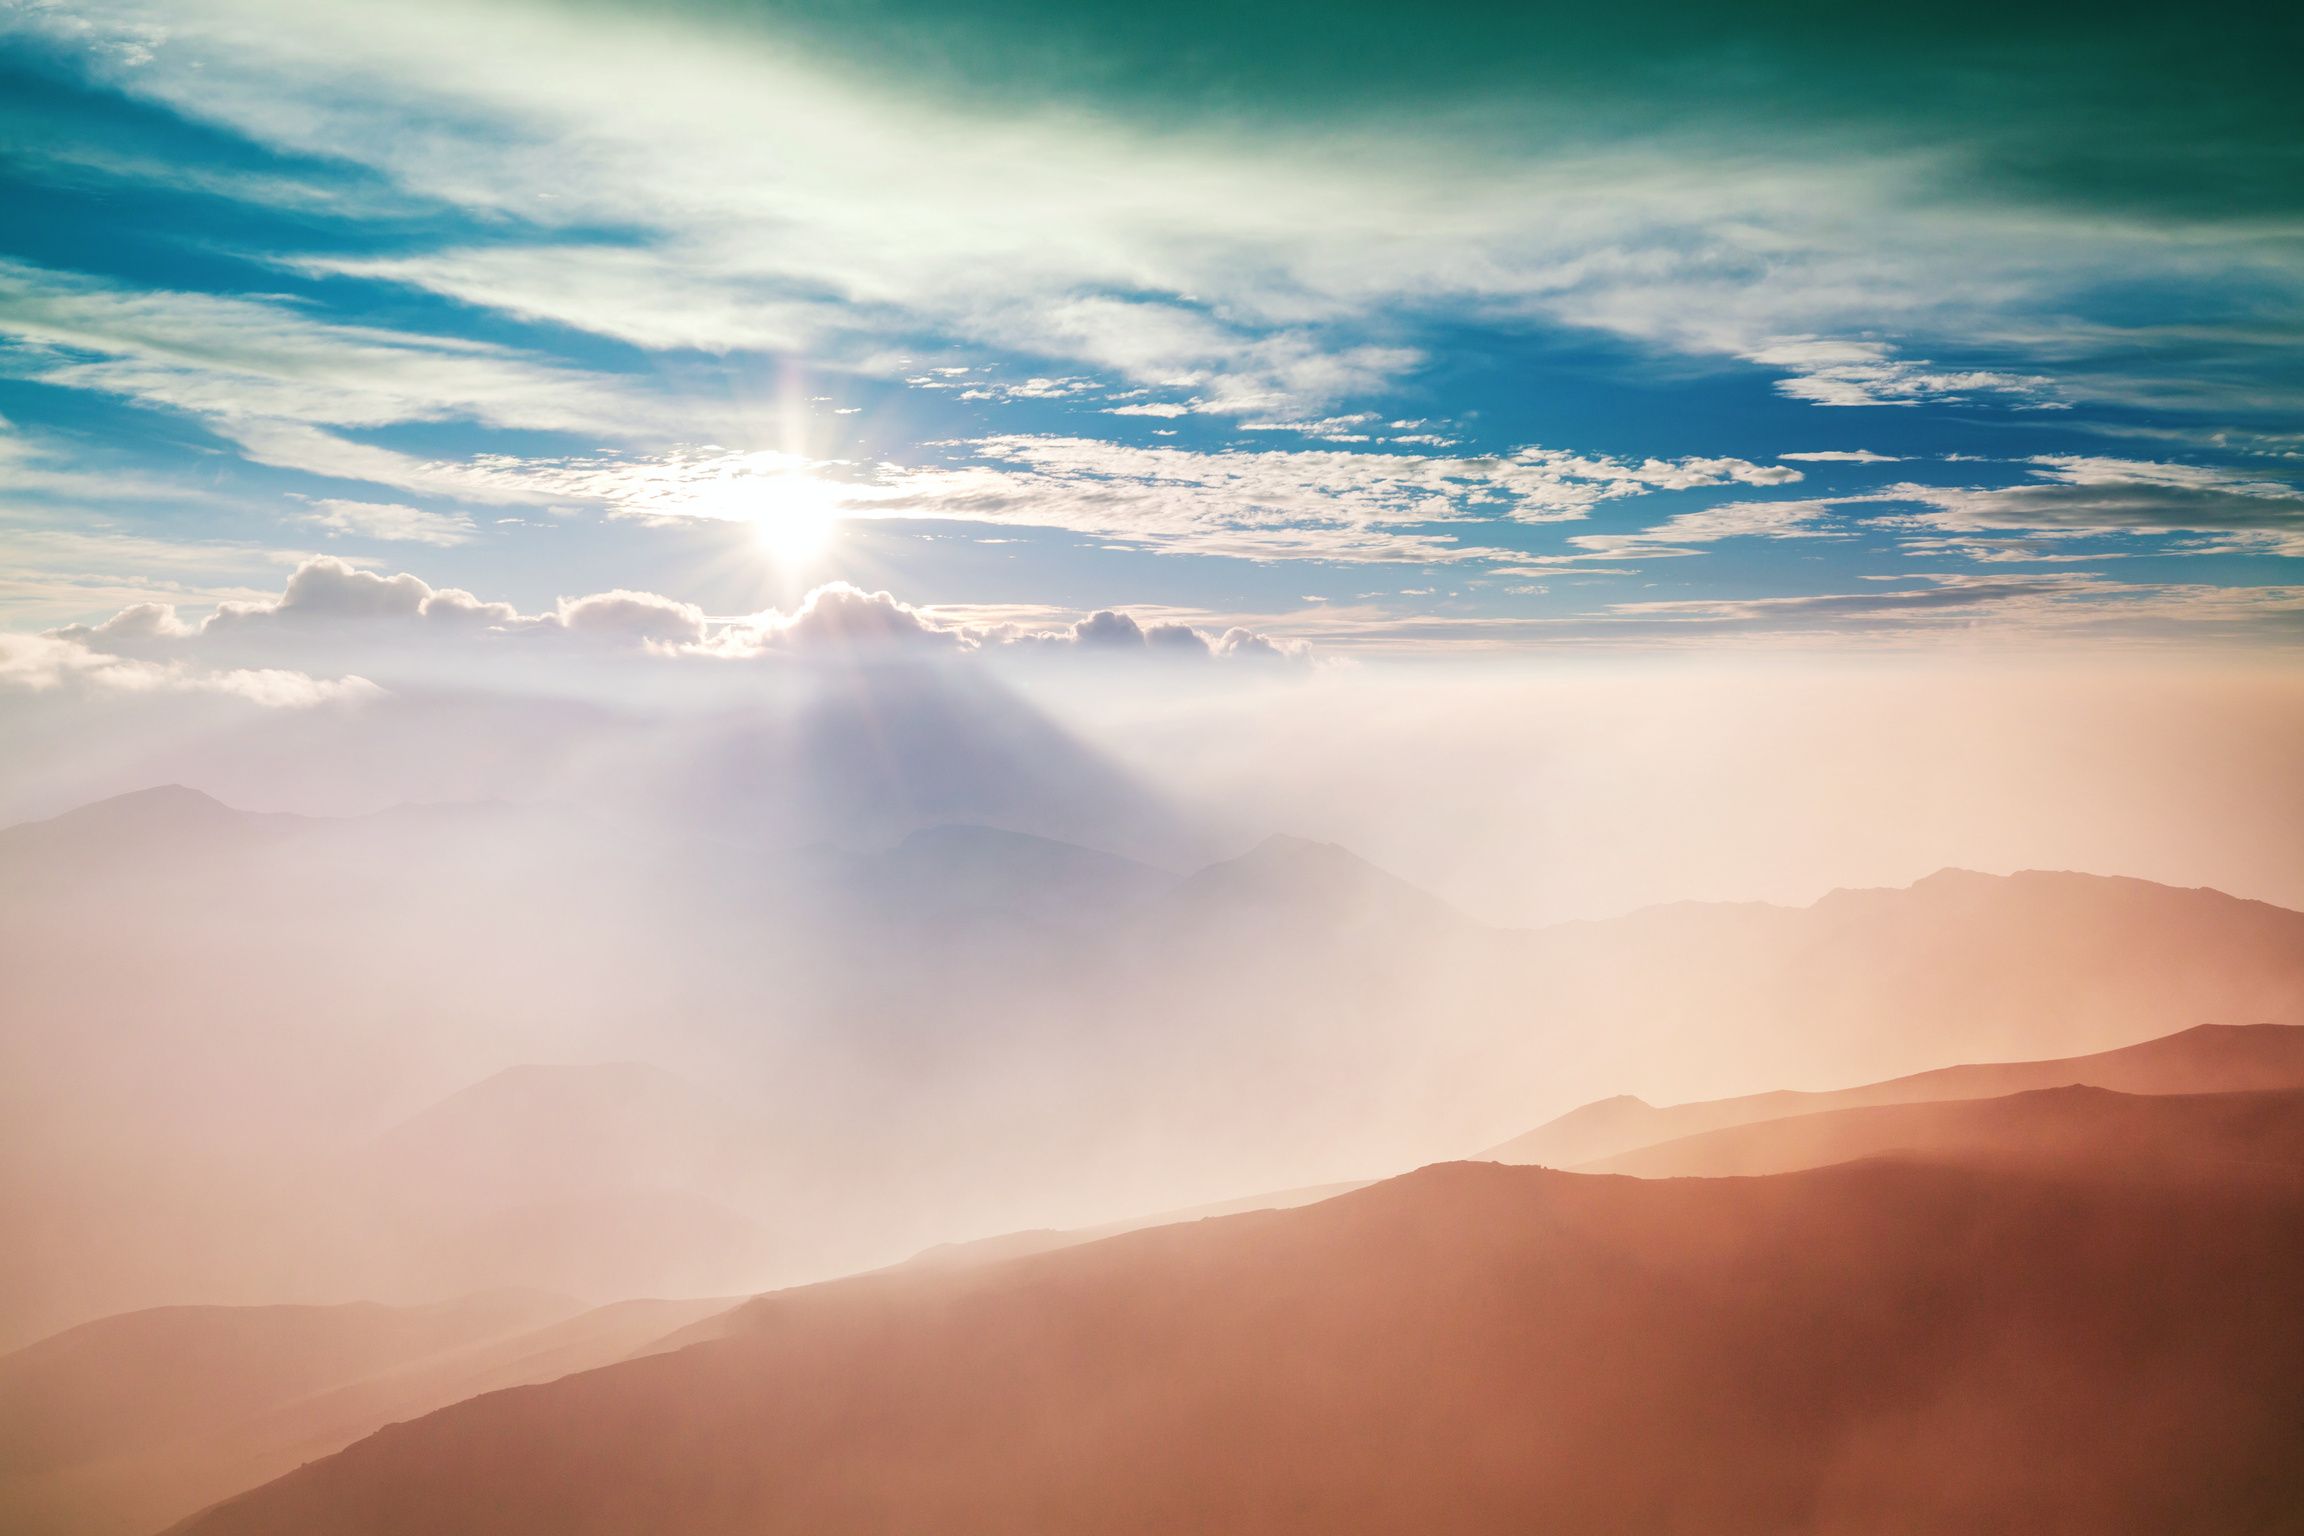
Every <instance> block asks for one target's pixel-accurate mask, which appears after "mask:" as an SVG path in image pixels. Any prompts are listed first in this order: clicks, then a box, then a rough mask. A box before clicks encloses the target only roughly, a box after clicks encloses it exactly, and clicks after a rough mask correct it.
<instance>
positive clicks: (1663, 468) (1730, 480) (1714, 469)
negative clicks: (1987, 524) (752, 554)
mask: <svg viewBox="0 0 2304 1536" xmlns="http://www.w3.org/2000/svg"><path fill="white" fill-rule="evenodd" d="M944 446H946V447H948V448H953V449H958V450H961V451H960V452H959V453H957V454H956V455H955V459H954V461H952V462H948V463H946V464H942V465H931V466H898V465H885V464H884V465H877V466H854V465H838V464H831V463H824V462H817V461H811V460H808V459H805V458H803V457H801V456H798V455H793V454H787V453H780V452H774V451H750V452H745V451H734V450H722V451H718V452H706V451H693V450H684V451H679V452H675V453H672V454H664V455H635V456H615V457H604V456H603V457H585V458H568V459H558V460H524V461H516V460H511V459H507V458H501V457H499V458H494V459H491V460H489V461H487V462H485V463H479V464H473V465H469V466H463V467H457V466H440V467H438V468H437V469H436V470H432V471H429V472H430V473H436V474H437V475H439V476H441V477H442V478H443V481H444V483H464V482H466V481H468V482H469V483H470V484H471V485H472V486H473V487H474V488H475V489H474V494H481V493H482V492H485V494H487V495H489V496H490V497H492V498H495V499H511V498H514V497H527V498H531V499H540V500H541V499H563V500H568V499H581V500H585V501H590V502H593V503H595V504H598V505H601V506H604V507H607V508H609V509H611V510H613V511H615V512H619V513H622V514H624V515H628V516H642V517H658V518H683V517H700V518H718V519H724V520H773V519H775V518H778V517H781V516H792V515H799V516H809V517H815V518H939V519H956V520H961V521H968V522H979V523H989V524H1004V525H1011V526H1021V527H1034V528H1049V529H1058V530H1062V531H1064V532H1069V533H1074V534H1080V535H1085V536H1088V537H1093V538H1097V539H1105V540H1112V541H1116V542H1120V543H1125V544H1129V545H1135V546H1141V547H1146V548H1152V549H1158V550H1162V551H1166V552H1170V553H1185V554H1220V555H1229V556H1233V557H1235V558H1244V559H1251V560H1281V559H1315V560H1338V561H1354V562H1357V561H1371V560H1376V561H1410V562H1430V561H1449V562H1454V561H1463V560H1478V559H1497V558H1505V557H1507V555H1508V552H1507V551H1505V550H1501V549H1497V548H1492V547H1488V546H1484V545H1480V544H1477V543H1469V542H1464V541H1463V540H1462V539H1460V538H1459V537H1458V536H1457V535H1455V534H1454V533H1449V532H1434V531H1431V527H1432V525H1437V524H1464V525H1472V526H1477V525H1478V524H1480V523H1483V522H1498V521H1502V522H1509V523H1551V522H1563V521H1573V520H1576V519H1579V518H1582V517H1585V516H1586V515H1588V514H1589V512H1590V511H1591V509H1592V508H1594V507H1596V506H1599V505H1601V504H1602V503H1605V502H1609V501H1614V500H1619V499H1622V498H1624V497H1629V496H1639V495H1645V494H1648V493H1650V492H1653V491H1659V490H1687V489H1691V488H1697V487H1705V486H1725V485H1734V484H1744V485H1760V486H1770V485H1780V484H1785V483H1789V482H1792V481H1797V480H1798V479H1799V478H1800V472H1799V471H1797V470H1794V469H1790V468H1788V467H1785V466H1783V465H1771V464H1756V463H1753V462H1751V461H1749V460H1745V459H1737V458H1705V457H1689V458H1680V459H1660V458H1649V459H1645V460H1642V461H1640V462H1638V463H1633V462H1630V461H1627V460H1619V459H1613V458H1608V457H1606V456H1593V455H1580V454H1575V453H1569V452H1564V451H1559V450H1553V449H1544V448H1526V449H1522V450H1520V451H1518V452H1516V453H1512V454H1508V455H1501V456H1488V457H1474V456H1466V457H1450V456H1435V455H1407V454H1400V453H1386V452H1374V451H1361V450H1354V449H1347V448H1328V449H1295V450H1287V449H1271V450H1261V451H1233V452H1216V453H1210V452H1203V451H1196V450H1190V449H1183V448H1167V447H1151V448H1147V447H1134V446H1128V445H1123V444H1116V443H1110V442H1105V441H1102V440H1099V439H1095V438H1083V437H1059V436H1002V437H988V438H979V439H973V440H970V441H968V442H965V443H957V444H948V445H944Z"/></svg>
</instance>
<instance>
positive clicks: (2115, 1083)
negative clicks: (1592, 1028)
mask: <svg viewBox="0 0 2304 1536" xmlns="http://www.w3.org/2000/svg"><path fill="white" fill-rule="evenodd" d="M2074 1083H2080V1084H2085V1085H2087V1086H2089V1087H2091V1088H2110V1089H2113V1090H2115V1091H2116V1092H2120V1093H2228V1092H2237V1091H2239V1090H2242V1089H2250V1088H2304V1025H2294V1024H2201V1025H2198V1026H2196V1027H2194V1028H2192V1029H2187V1030H2184V1031H2182V1032H2180V1033H2178V1034H2173V1035H2166V1036H2163V1037H2161V1038H2160V1039H2158V1040H2146V1041H2144V1042H2142V1043H2141V1044H2138V1045H2129V1046H2122V1047H2121V1048H2119V1049H2118V1050H2111V1051H2102V1052H2099V1053H2097V1054H2096V1055H2093V1056H2072V1057H2066V1058H2064V1059H2062V1060H2058V1061H2009V1062H1994V1063H1989V1064H1982V1065H1976V1066H1958V1067H1940V1068H1938V1069H1937V1070H1935V1071H1933V1072H1917V1073H1914V1074H1913V1075H1911V1076H1909V1077H1899V1078H1894V1079H1892V1080H1890V1081H1888V1082H1884V1083H1867V1084H1865V1085H1863V1086H1862V1087H1858V1088H1843V1089H1839V1090H1836V1091H1833V1092H1828V1093H1799V1092H1794V1091H1792V1090H1790V1089H1779V1090H1777V1091H1776V1092H1773V1093H1755V1094H1748V1095H1746V1096H1744V1097H1742V1098H1735V1099H1712V1100H1708V1101H1705V1102H1701V1103H1695V1104H1674V1105H1670V1106H1667V1107H1665V1108H1662V1109H1659V1108H1657V1107H1656V1106H1654V1105H1651V1104H1645V1103H1643V1102H1641V1101H1640V1100H1639V1099H1636V1098H1633V1097H1631V1096H1630V1095H1624V1096H1621V1097H1618V1098H1613V1099H1601V1100H1598V1101H1597V1102H1595V1103H1591V1104H1586V1105H1584V1106H1583V1107H1581V1108H1579V1109H1573V1110H1570V1111H1569V1112H1568V1113H1567V1114H1565V1115H1562V1116H1561V1117H1560V1118H1559V1119H1557V1120H1553V1121H1550V1122H1548V1123H1547V1124H1544V1125H1540V1126H1538V1127H1537V1128H1536V1129H1535V1130H1533V1131H1530V1132H1528V1133H1527V1134H1526V1135H1523V1136H1515V1137H1513V1138H1512V1139H1511V1140H1510V1141H1507V1142H1504V1143H1503V1144H1501V1145H1499V1146H1494V1147H1490V1148H1489V1149H1488V1150H1487V1151H1485V1152H1482V1153H1481V1154H1480V1157H1481V1158H1482V1159H1483V1160H1485V1161H1489V1162H1498V1163H1541V1164H1543V1165H1544V1166H1546V1167H1549V1168H1580V1167H1584V1166H1586V1165H1587V1164H1592V1163H1597V1162H1599V1161H1601V1160H1602V1159H1605V1158H1609V1157H1613V1156H1615V1155H1617V1154H1619V1153H1623V1152H1628V1151H1631V1150H1633V1149H1634V1148H1638V1147H1646V1146H1653V1145H1655V1144H1657V1143H1659V1142H1665V1141H1676V1140H1678V1139H1680V1138H1682V1137H1686V1136H1695V1135H1699V1134H1702V1133H1703V1132H1706V1131H1714V1130H1719V1129H1722V1128H1724V1127H1727V1126H1736V1125H1751V1124H1754V1123H1757V1122H1760V1121H1767V1120H1781V1119H1784V1118H1786V1117H1788V1116H1794V1115H1814V1114H1820V1113H1823V1112H1824V1111H1827V1110H1839V1109H1857V1108H1863V1107H1866V1106H1870V1105H1878V1104H1918V1103H1927V1102H1931V1101H1935V1100H1941V1099H1987V1098H1998V1097H2000V1096H2001V1095H2004V1094H2011V1093H2022V1092H2025V1091H2027V1090H2029V1089H2035V1088H2061V1087H2065V1086H2067V1085H2069V1084H2074ZM1827 1161H1831V1159H1827ZM1599 1171H1607V1172H1615V1171H1623V1170H1615V1169H1607V1170H1599ZM1769 1171H1776V1170H1769Z"/></svg>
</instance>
